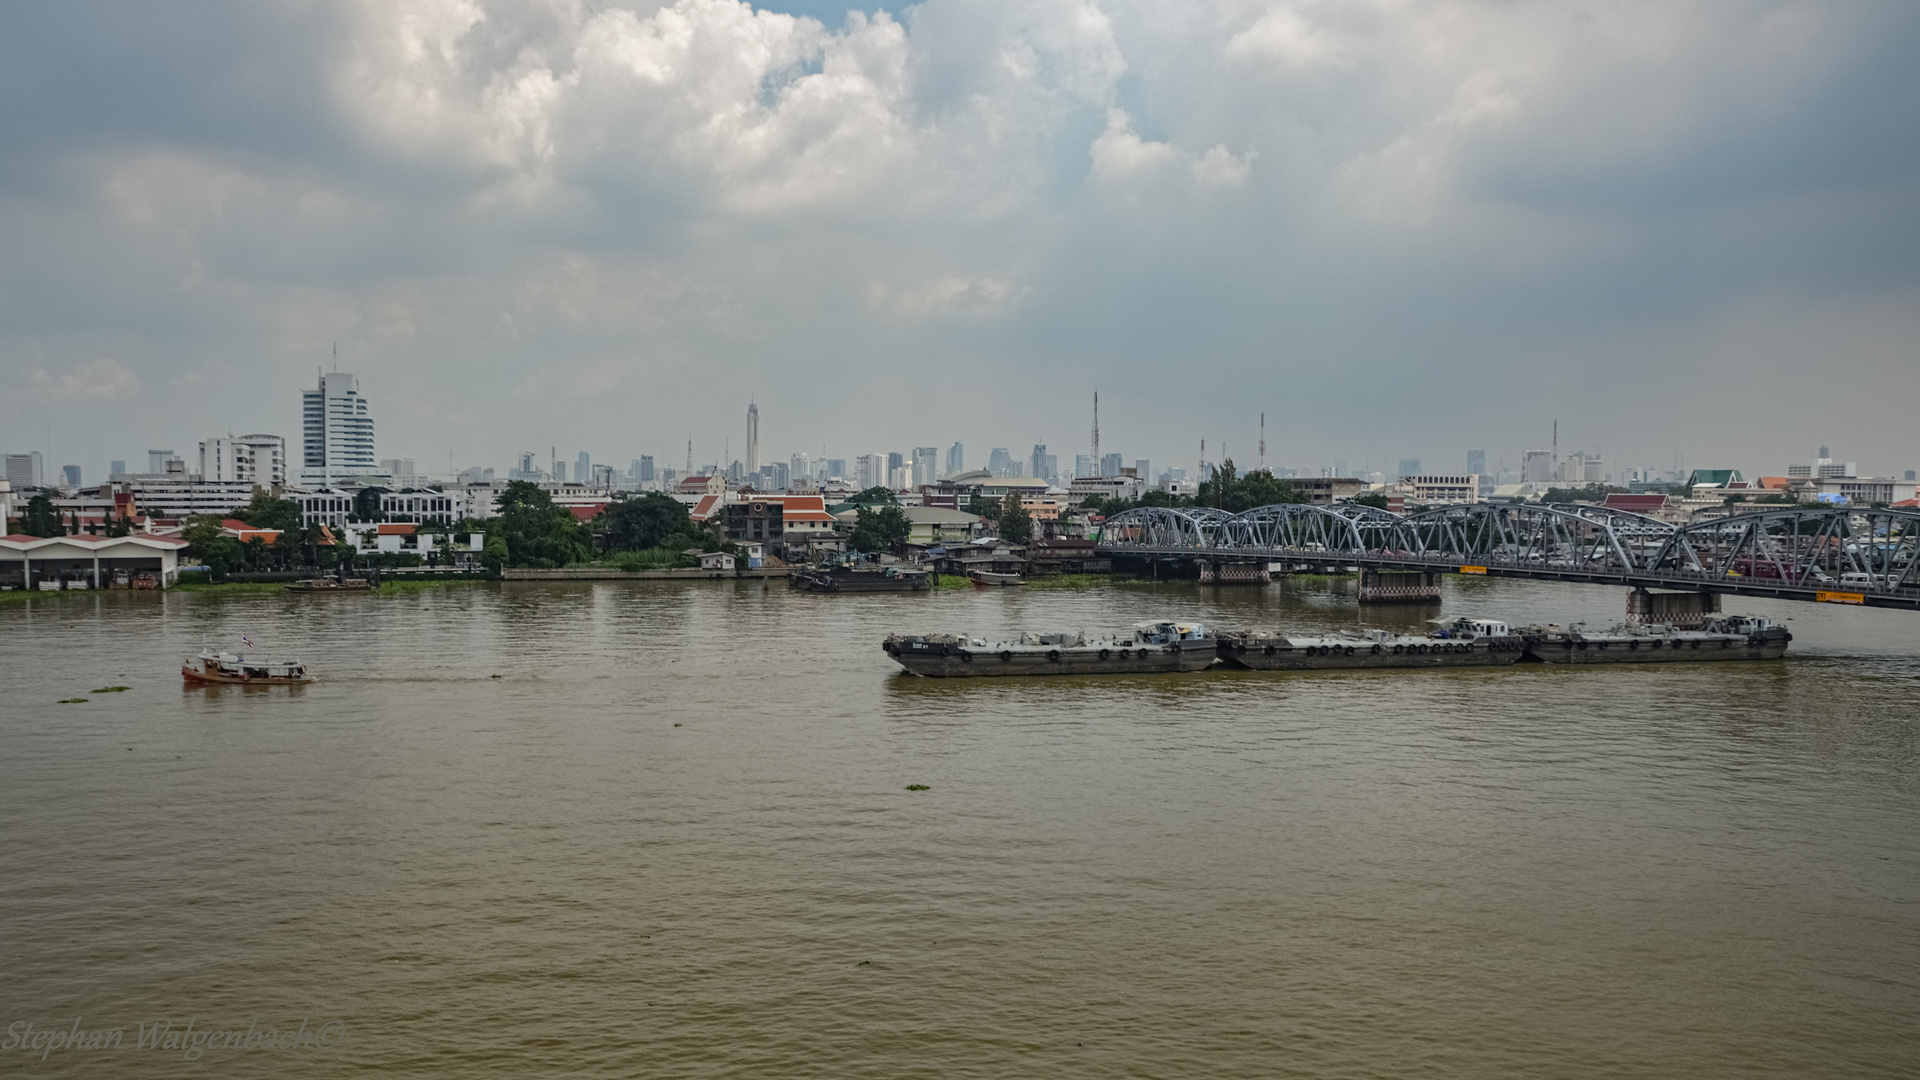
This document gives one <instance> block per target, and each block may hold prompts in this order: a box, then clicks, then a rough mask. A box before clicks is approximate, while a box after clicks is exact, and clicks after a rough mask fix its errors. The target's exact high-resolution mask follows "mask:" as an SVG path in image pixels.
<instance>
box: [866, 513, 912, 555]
mask: <svg viewBox="0 0 1920 1080" xmlns="http://www.w3.org/2000/svg"><path fill="white" fill-rule="evenodd" d="M912 532H913V523H912V522H911V521H908V520H907V512H906V511H905V510H902V509H900V508H899V507H898V506H883V507H881V508H880V509H878V510H869V509H867V508H866V507H864V506H863V507H861V508H860V511H859V517H858V519H857V520H856V521H855V522H854V526H853V537H852V540H851V543H852V545H853V548H854V550H855V551H870V552H878V551H892V550H893V549H894V546H895V545H897V544H904V543H906V542H907V537H908V536H909V535H911V534H912Z"/></svg>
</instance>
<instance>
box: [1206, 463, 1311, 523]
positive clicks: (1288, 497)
mask: <svg viewBox="0 0 1920 1080" xmlns="http://www.w3.org/2000/svg"><path fill="white" fill-rule="evenodd" d="M1311 501H1312V500H1311V499H1309V498H1308V497H1307V496H1306V495H1303V494H1301V492H1300V491H1299V489H1297V488H1295V487H1294V486H1293V485H1292V484H1289V483H1287V482H1286V481H1285V480H1281V479H1279V478H1278V477H1276V476H1274V475H1273V473H1272V471H1271V470H1267V469H1256V470H1255V471H1253V472H1250V473H1248V474H1246V475H1245V476H1241V475H1239V474H1238V472H1237V471H1236V470H1235V469H1234V465H1233V459H1232V458H1228V459H1227V460H1225V461H1223V462H1221V463H1220V465H1219V467H1218V468H1216V469H1215V470H1214V471H1213V475H1212V476H1210V477H1208V478H1207V479H1205V480H1202V481H1201V482H1200V490H1199V492H1198V494H1197V495H1196V497H1195V499H1194V502H1195V503H1197V504H1198V505H1200V506H1213V507H1218V508H1219V509H1221V510H1225V511H1226V512H1228V513H1230V514H1238V513H1242V512H1244V511H1247V510H1251V509H1253V508H1254V507H1256V506H1271V505H1273V504H1274V503H1304V502H1311Z"/></svg>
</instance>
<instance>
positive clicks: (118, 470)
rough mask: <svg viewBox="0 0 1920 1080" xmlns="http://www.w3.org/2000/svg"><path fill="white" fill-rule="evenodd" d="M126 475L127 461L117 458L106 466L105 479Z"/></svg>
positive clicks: (116, 478) (114, 478)
mask: <svg viewBox="0 0 1920 1080" xmlns="http://www.w3.org/2000/svg"><path fill="white" fill-rule="evenodd" d="M125 475H127V463H126V462H124V461H121V460H118V459H115V460H114V462H113V463H112V464H110V465H108V466H107V479H109V480H118V479H120V478H121V477H123V476H125Z"/></svg>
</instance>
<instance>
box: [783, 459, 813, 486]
mask: <svg viewBox="0 0 1920 1080" xmlns="http://www.w3.org/2000/svg"><path fill="white" fill-rule="evenodd" d="M812 475H813V458H812V456H810V455H808V454H795V455H793V457H792V458H791V459H789V460H788V462H787V483H788V485H789V486H790V485H792V484H793V483H794V482H795V481H798V480H805V479H807V478H808V477H810V476H812Z"/></svg>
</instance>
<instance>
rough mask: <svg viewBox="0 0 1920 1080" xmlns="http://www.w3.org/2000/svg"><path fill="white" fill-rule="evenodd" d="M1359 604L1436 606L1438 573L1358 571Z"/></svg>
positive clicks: (1425, 571)
mask: <svg viewBox="0 0 1920 1080" xmlns="http://www.w3.org/2000/svg"><path fill="white" fill-rule="evenodd" d="M1360 602H1361V603H1363V604H1437V603H1439V602H1440V574H1439V572H1438V571H1434V570H1365V569H1363V570H1361V571H1360Z"/></svg>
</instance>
